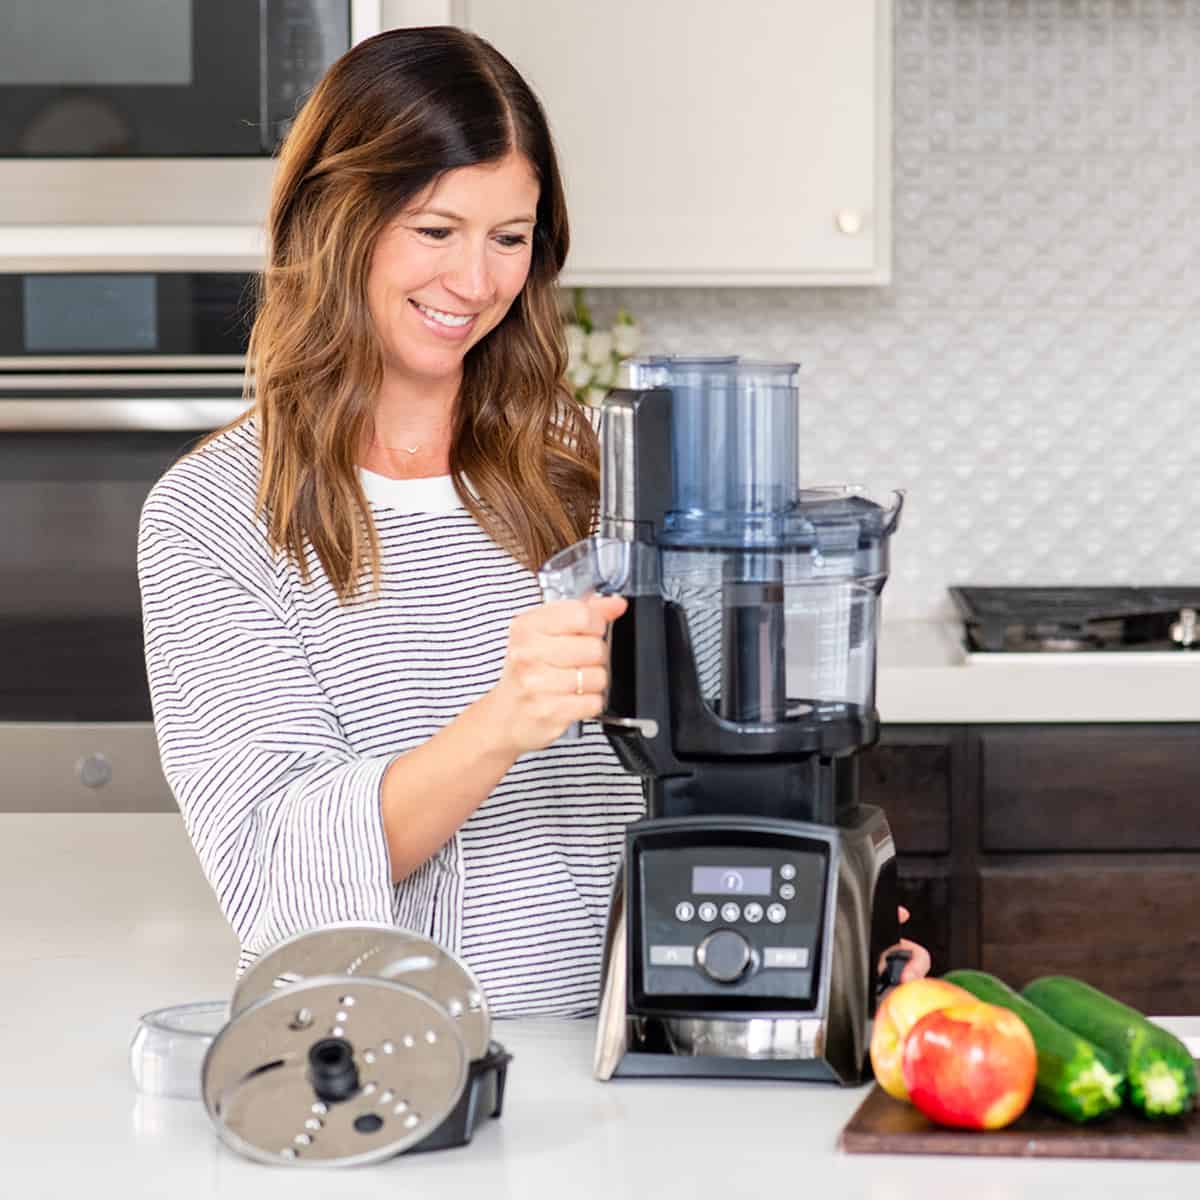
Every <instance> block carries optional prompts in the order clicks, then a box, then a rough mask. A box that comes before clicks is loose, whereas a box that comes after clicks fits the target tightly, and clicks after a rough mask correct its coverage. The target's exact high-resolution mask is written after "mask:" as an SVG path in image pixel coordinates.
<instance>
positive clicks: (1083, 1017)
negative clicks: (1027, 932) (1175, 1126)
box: [1022, 975, 1196, 1117]
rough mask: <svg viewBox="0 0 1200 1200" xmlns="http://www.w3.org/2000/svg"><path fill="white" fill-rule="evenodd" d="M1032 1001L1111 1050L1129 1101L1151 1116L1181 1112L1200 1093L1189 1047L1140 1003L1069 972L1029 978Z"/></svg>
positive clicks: (1028, 996) (1027, 995)
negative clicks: (1125, 1081) (1129, 1002)
mask: <svg viewBox="0 0 1200 1200" xmlns="http://www.w3.org/2000/svg"><path fill="white" fill-rule="evenodd" d="M1022 994H1023V995H1024V997H1025V999H1026V1000H1028V1001H1030V1003H1032V1004H1035V1005H1037V1007H1038V1008H1040V1009H1041V1010H1042V1011H1043V1012H1045V1013H1049V1014H1050V1016H1052V1017H1053V1018H1054V1019H1055V1020H1056V1021H1058V1022H1060V1023H1061V1024H1063V1025H1065V1026H1066V1027H1067V1028H1068V1029H1073V1030H1074V1031H1075V1032H1076V1033H1077V1034H1079V1036H1080V1037H1083V1038H1086V1039H1087V1040H1088V1041H1089V1042H1091V1043H1092V1044H1093V1045H1095V1046H1098V1047H1099V1048H1100V1049H1101V1050H1104V1051H1106V1052H1107V1053H1108V1054H1109V1055H1110V1056H1111V1058H1112V1061H1113V1064H1114V1066H1116V1068H1117V1070H1119V1071H1121V1072H1122V1073H1123V1074H1124V1075H1125V1077H1126V1078H1127V1079H1128V1081H1129V1101H1130V1103H1131V1104H1132V1105H1133V1107H1134V1108H1136V1109H1137V1110H1139V1111H1140V1112H1141V1113H1143V1114H1144V1115H1145V1116H1147V1117H1177V1116H1179V1115H1180V1114H1181V1113H1185V1112H1187V1111H1188V1110H1189V1109H1190V1108H1191V1107H1192V1105H1193V1104H1194V1103H1195V1098H1196V1064H1195V1061H1194V1060H1193V1059H1192V1055H1191V1052H1190V1051H1189V1050H1188V1048H1187V1047H1186V1046H1185V1045H1184V1044H1183V1043H1182V1042H1181V1041H1180V1040H1179V1039H1178V1038H1177V1037H1175V1036H1174V1035H1173V1034H1170V1033H1168V1032H1167V1031H1166V1030H1165V1029H1163V1028H1162V1026H1160V1025H1155V1024H1154V1022H1153V1021H1148V1020H1146V1018H1145V1017H1144V1016H1142V1014H1141V1013H1140V1012H1138V1011H1137V1010H1136V1009H1133V1008H1130V1007H1129V1006H1128V1005H1127V1004H1122V1003H1121V1002H1120V1001H1119V1000H1114V999H1113V998H1112V997H1111V996H1107V995H1105V994H1104V992H1102V991H1100V990H1099V989H1097V988H1094V987H1092V986H1091V985H1090V984H1086V983H1084V982H1083V981H1082V980H1080V979H1071V978H1070V977H1068V976H1066V975H1047V976H1045V977H1044V978H1042V979H1035V980H1034V981H1033V982H1032V983H1030V984H1027V985H1026V986H1025V988H1024V989H1023V992H1022Z"/></svg>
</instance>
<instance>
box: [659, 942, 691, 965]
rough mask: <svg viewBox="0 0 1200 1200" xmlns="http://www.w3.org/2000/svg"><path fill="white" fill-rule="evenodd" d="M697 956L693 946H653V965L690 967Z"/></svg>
mask: <svg viewBox="0 0 1200 1200" xmlns="http://www.w3.org/2000/svg"><path fill="white" fill-rule="evenodd" d="M694 956H695V949H694V947H692V946H651V947H650V965H651V966H652V967H690V966H691V965H692V960H693V958H694Z"/></svg>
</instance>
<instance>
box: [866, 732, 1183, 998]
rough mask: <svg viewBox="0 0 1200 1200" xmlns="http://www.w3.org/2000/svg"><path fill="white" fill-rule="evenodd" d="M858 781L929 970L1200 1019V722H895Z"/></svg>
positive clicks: (870, 753)
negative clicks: (1078, 981)
mask: <svg viewBox="0 0 1200 1200" xmlns="http://www.w3.org/2000/svg"><path fill="white" fill-rule="evenodd" d="M859 779H860V794H861V796H862V798H863V800H864V801H866V802H868V803H872V804H878V805H880V806H881V807H882V808H883V809H884V811H885V812H886V813H887V816H888V821H889V823H890V825H891V827H892V831H893V836H894V837H895V840H896V850H897V859H898V869H899V879H900V890H901V897H902V903H903V904H904V905H905V906H906V907H908V908H909V909H910V910H911V911H912V914H913V915H912V920H911V922H910V924H909V926H908V927H907V928H906V931H905V932H906V934H907V936H911V937H912V938H913V939H914V940H916V941H920V942H921V943H922V944H924V945H925V946H927V947H928V948H929V950H930V952H931V954H932V956H933V960H934V971H935V972H937V973H940V972H942V971H945V970H948V969H950V968H951V967H957V966H975V967H980V968H982V969H983V970H987V971H991V972H993V973H995V974H997V975H999V976H1001V977H1002V978H1004V979H1006V980H1008V981H1009V982H1010V983H1012V984H1013V985H1015V986H1021V985H1022V984H1024V983H1026V982H1028V981H1029V980H1030V979H1032V978H1034V977H1036V976H1037V975H1044V974H1055V973H1061V974H1070V975H1077V976H1080V977H1082V978H1084V979H1086V980H1088V981H1089V982H1090V983H1093V984H1094V985H1095V986H1097V987H1100V988H1103V989H1104V990H1105V991H1107V992H1110V993H1112V994H1113V995H1115V996H1117V997H1119V998H1120V999H1122V1000H1124V1001H1125V1002H1126V1003H1129V1004H1132V1005H1134V1006H1135V1007H1137V1008H1140V1009H1142V1010H1148V1011H1152V1012H1155V1013H1159V1014H1169V1013H1195V1012H1200V954H1197V953H1196V952H1197V950H1200V923H1198V922H1197V921H1196V918H1195V917H1194V916H1193V912H1194V910H1193V905H1192V901H1193V898H1194V897H1196V896H1197V895H1198V894H1200V726H1197V725H1182V724H1181V725H985V726H927V725H926V726H915V725H914V726H902V725H901V726H889V727H886V728H885V730H884V732H883V734H882V736H881V738H880V742H879V744H878V745H877V746H875V747H873V748H872V749H871V750H869V751H867V752H865V753H864V754H862V755H861V756H860V767H859Z"/></svg>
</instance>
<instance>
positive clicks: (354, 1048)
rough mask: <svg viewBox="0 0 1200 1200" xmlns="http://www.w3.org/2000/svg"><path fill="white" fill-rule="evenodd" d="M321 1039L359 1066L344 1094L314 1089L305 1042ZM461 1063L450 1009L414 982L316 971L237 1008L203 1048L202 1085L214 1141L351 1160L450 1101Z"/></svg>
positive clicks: (292, 1156) (385, 1150)
mask: <svg viewBox="0 0 1200 1200" xmlns="http://www.w3.org/2000/svg"><path fill="white" fill-rule="evenodd" d="M329 1038H335V1039H341V1043H339V1047H341V1048H342V1049H343V1051H344V1058H345V1059H346V1060H348V1061H352V1062H353V1071H354V1072H355V1073H356V1078H355V1080H354V1082H353V1084H352V1085H351V1086H350V1087H349V1088H348V1094H347V1096H346V1098H345V1099H341V1100H330V1099H322V1097H321V1096H320V1095H318V1092H317V1090H316V1087H315V1085H314V1082H313V1069H312V1059H311V1057H310V1051H311V1050H312V1048H313V1047H314V1046H316V1045H317V1044H318V1043H321V1042H323V1041H325V1039H329ZM342 1043H345V1044H346V1046H348V1051H347V1050H346V1049H345V1047H343V1046H342ZM328 1044H329V1043H328V1042H326V1045H328ZM467 1068H468V1056H467V1049H466V1045H465V1044H464V1042H463V1039H462V1036H461V1034H460V1033H459V1031H458V1027H457V1025H456V1023H455V1021H454V1019H453V1018H452V1017H450V1016H449V1014H448V1013H447V1012H446V1011H445V1009H443V1008H442V1007H441V1006H440V1005H439V1004H438V1003H437V1002H436V1001H434V1000H432V999H430V997H428V996H427V995H425V994H424V993H423V992H420V991H418V990H416V989H415V988H410V987H407V986H406V985H404V984H402V983H393V982H391V981H389V980H383V979H372V978H363V979H355V978H348V977H346V976H332V977H330V976H318V977H315V978H312V979H305V980H303V981H301V982H300V983H296V984H292V985H291V986H289V987H283V988H280V989H278V990H277V991H273V992H272V993H271V994H270V995H268V996H264V997H263V998H262V999H260V1000H259V1001H257V1002H256V1003H254V1004H252V1005H250V1006H249V1007H248V1008H245V1009H244V1010H243V1011H242V1012H241V1013H239V1014H237V1015H236V1016H234V1017H233V1018H232V1019H231V1020H230V1021H229V1023H228V1024H227V1025H226V1026H225V1028H224V1029H222V1030H221V1032H220V1033H219V1034H218V1035H217V1037H216V1040H215V1041H214V1042H213V1044H212V1045H211V1046H210V1047H209V1049H208V1053H207V1054H206V1055H205V1058H204V1067H203V1070H202V1074H201V1087H202V1094H203V1096H204V1105H205V1107H206V1108H207V1109H208V1115H209V1116H210V1117H211V1118H212V1120H213V1123H214V1124H215V1125H216V1127H217V1131H218V1133H219V1134H220V1136H221V1139H222V1141H224V1142H225V1143H226V1145H228V1146H230V1147H231V1148H232V1149H234V1150H237V1151H238V1152H239V1153H241V1154H245V1155H247V1156H248V1157H250V1158H253V1159H257V1160H258V1161H259V1162H270V1163H285V1164H289V1165H292V1166H304V1165H323V1166H330V1165H333V1164H341V1165H347V1166H350V1165H354V1164H359V1163H371V1162H378V1161H379V1160H381V1159H385V1158H391V1157H392V1156H393V1155H395V1154H399V1153H401V1152H402V1151H404V1150H407V1149H408V1148H409V1147H410V1146H413V1145H415V1144H416V1143H417V1142H419V1141H421V1140H422V1139H424V1138H425V1137H427V1136H428V1135H429V1134H430V1133H432V1132H433V1131H434V1130H435V1129H436V1128H437V1127H438V1126H439V1125H440V1124H441V1123H442V1121H443V1120H445V1118H446V1117H447V1116H448V1115H449V1113H450V1112H451V1111H452V1110H453V1108H454V1106H455V1104H456V1103H457V1102H458V1099H459V1096H460V1095H461V1093H462V1090H463V1088H464V1086H465V1085H466V1082H467Z"/></svg>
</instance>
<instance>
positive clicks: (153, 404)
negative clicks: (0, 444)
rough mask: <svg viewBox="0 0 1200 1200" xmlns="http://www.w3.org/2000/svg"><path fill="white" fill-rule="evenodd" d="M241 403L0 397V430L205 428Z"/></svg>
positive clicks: (237, 412) (229, 417)
mask: <svg viewBox="0 0 1200 1200" xmlns="http://www.w3.org/2000/svg"><path fill="white" fill-rule="evenodd" d="M246 407H247V406H246V401H245V400H244V399H243V398H242V397H241V396H238V397H236V398H235V397H225V398H217V397H205V396H186V397H185V396H163V397H158V396H138V397H137V398H136V399H135V398H132V397H130V398H127V399H125V398H123V399H116V398H102V397H98V396H91V397H87V398H86V399H53V398H49V397H47V398H40V397H39V398H38V399H24V398H22V399H0V432H2V433H75V432H80V431H113V432H128V431H139V430H140V431H145V432H150V433H154V432H160V431H161V432H167V433H176V432H180V433H182V432H192V431H197V432H207V431H209V430H213V429H219V428H220V427H221V426H222V425H226V424H228V423H229V422H230V421H233V420H236V419H237V418H238V417H240V416H241V415H242V414H243V413H244V412H245V411H246Z"/></svg>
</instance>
